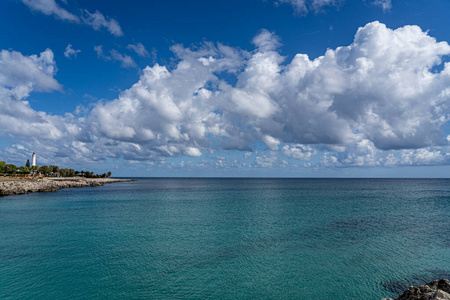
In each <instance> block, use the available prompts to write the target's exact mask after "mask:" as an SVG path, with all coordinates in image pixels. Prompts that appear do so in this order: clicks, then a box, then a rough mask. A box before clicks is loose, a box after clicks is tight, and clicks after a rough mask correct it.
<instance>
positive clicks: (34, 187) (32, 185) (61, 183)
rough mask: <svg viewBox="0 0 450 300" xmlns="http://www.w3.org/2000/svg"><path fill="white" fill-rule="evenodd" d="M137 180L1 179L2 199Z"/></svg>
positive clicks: (70, 178) (75, 178) (77, 178)
mask: <svg viewBox="0 0 450 300" xmlns="http://www.w3.org/2000/svg"><path fill="white" fill-rule="evenodd" d="M129 181H136V179H115V178H84V177H65V178H51V177H44V178H36V179H33V178H20V177H14V178H10V177H3V178H2V177H0V197H1V196H10V195H20V194H28V193H35V192H55V191H57V190H59V189H64V188H71V187H91V186H102V185H104V184H107V183H115V182H129Z"/></svg>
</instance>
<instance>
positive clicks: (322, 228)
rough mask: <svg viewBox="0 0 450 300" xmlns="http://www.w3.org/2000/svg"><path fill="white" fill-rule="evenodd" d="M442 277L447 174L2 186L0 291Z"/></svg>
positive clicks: (393, 283) (246, 295)
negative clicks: (7, 189) (48, 188)
mask: <svg viewBox="0 0 450 300" xmlns="http://www.w3.org/2000/svg"><path fill="white" fill-rule="evenodd" d="M441 277H447V278H449V277H450V180H445V179H427V180H420V179H404V180H402V179H141V180H139V181H137V182H129V183H117V184H111V185H106V186H103V187H95V188H82V189H65V190H60V191H58V192H54V193H35V194H29V195H20V196H10V197H3V198H0V298H1V299H69V298H70V299H86V298H89V299H119V298H120V299H123V298H128V299H380V298H382V297H388V296H394V295H396V294H397V293H399V292H400V291H401V290H402V289H404V288H405V287H407V286H408V285H410V284H418V283H425V282H426V281H429V280H432V279H435V278H436V279H437V278H441ZM449 279H450V278H449Z"/></svg>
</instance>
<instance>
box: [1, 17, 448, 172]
mask: <svg viewBox="0 0 450 300" xmlns="http://www.w3.org/2000/svg"><path fill="white" fill-rule="evenodd" d="M253 43H254V45H255V49H254V50H253V51H251V52H247V51H243V50H240V49H238V48H232V47H229V46H224V45H222V44H213V43H210V42H204V43H203V45H201V46H195V47H188V48H186V47H184V46H182V45H175V46H173V47H172V51H173V52H174V55H175V60H174V61H175V62H176V63H174V65H172V66H171V67H170V68H168V67H166V66H162V65H158V64H155V65H153V66H148V67H146V68H144V70H142V74H141V76H140V78H139V81H138V82H136V83H135V84H134V85H133V86H131V87H130V88H129V89H127V90H125V91H123V92H122V93H121V94H120V95H119V97H117V99H114V100H111V101H102V102H97V103H94V104H93V106H92V107H93V108H92V110H91V111H89V112H88V113H86V114H85V115H83V116H81V117H74V116H73V115H71V114H66V115H64V116H50V115H47V114H45V113H44V112H37V111H34V110H33V109H32V108H31V107H30V106H29V104H28V103H27V102H26V101H24V98H26V97H27V96H28V94H29V93H30V92H31V91H33V90H35V91H52V90H58V89H60V85H59V84H58V82H57V81H56V80H55V79H54V78H53V76H54V74H55V72H56V66H55V63H54V61H53V53H52V52H51V51H50V50H46V51H44V52H43V53H41V54H40V56H37V55H34V56H33V55H32V56H23V55H22V54H20V53H18V52H13V51H5V50H3V51H2V52H1V55H0V62H3V63H4V64H5V65H6V66H7V67H6V68H3V69H0V86H1V87H2V94H1V101H2V108H1V111H0V113H1V114H2V116H3V118H2V120H7V121H4V122H3V123H0V126H2V127H1V128H2V131H3V132H4V133H11V134H17V135H19V134H21V135H25V133H27V132H28V133H27V134H29V135H38V136H40V135H42V136H45V137H46V138H47V139H53V141H52V143H41V142H40V141H38V140H28V141H26V142H23V143H21V144H22V145H23V146H24V147H26V148H28V149H30V148H33V149H34V148H36V149H41V150H42V151H47V152H46V153H48V155H49V156H51V155H54V156H56V157H59V158H60V159H62V160H63V159H65V158H66V157H67V158H68V157H76V158H77V159H80V160H82V158H83V157H88V158H89V160H90V161H98V160H101V159H103V158H104V157H111V158H123V159H125V160H131V161H142V160H146V161H156V162H161V161H164V159H165V158H166V157H170V156H190V157H192V159H193V160H194V159H197V158H196V157H199V156H202V158H204V159H207V158H208V157H209V155H212V154H214V153H216V154H217V153H219V154H220V153H222V151H228V150H233V151H246V152H249V151H254V152H258V155H257V156H256V158H255V161H254V164H253V165H254V166H257V167H270V166H277V167H284V166H286V164H287V162H286V161H285V160H283V158H282V157H285V158H287V159H288V160H289V161H290V162H292V161H294V162H295V160H301V161H307V162H308V163H306V164H305V165H307V166H315V165H316V166H318V167H320V166H323V167H326V166H327V167H349V166H350V167H360V166H361V167H362V166H366V167H367V166H374V167H377V166H394V165H438V164H449V163H450V160H449V156H448V155H447V154H446V153H447V152H448V148H449V147H448V142H449V141H448V134H446V133H445V132H444V131H443V130H442V128H443V126H444V125H446V124H448V122H449V120H448V115H449V112H450V106H449V104H450V88H449V87H450V64H449V63H443V57H444V56H446V55H449V54H450V46H449V45H448V43H447V42H438V41H436V39H435V38H433V37H431V36H430V35H429V34H428V33H427V32H424V31H422V30H421V29H420V28H419V27H418V26H404V27H401V28H398V29H396V30H392V29H389V28H387V27H386V26H385V25H384V24H381V23H379V22H373V23H369V24H367V25H366V26H364V27H361V28H360V29H359V30H358V31H357V33H356V34H355V38H354V40H353V42H352V43H351V44H350V45H347V46H342V47H338V48H336V49H329V50H327V51H326V52H325V53H324V55H323V56H320V57H318V58H316V59H314V60H311V59H310V58H309V57H308V56H307V55H306V54H301V53H299V54H297V55H295V57H294V58H293V59H292V60H290V61H286V58H285V57H283V56H282V55H281V54H280V52H279V46H280V39H279V38H278V37H276V36H275V35H274V34H273V33H271V32H269V31H266V30H263V31H261V32H260V33H259V34H258V35H257V36H256V37H255V38H254V39H253ZM96 51H97V52H98V54H99V55H100V56H105V55H104V53H103V49H102V48H101V47H97V48H96ZM119 54H120V53H119ZM105 59H110V60H113V59H117V60H120V59H118V58H113V54H112V53H111V52H110V56H107V58H105ZM438 66H439V68H437V67H438ZM29 70H35V71H34V72H30V71H29ZM225 73H228V74H229V75H230V76H235V77H236V82H233V83H230V82H228V81H227V80H226V78H227V77H228V76H223V74H225ZM19 112H20V113H19ZM21 115H22V116H24V117H21ZM7 118H10V119H7ZM11 118H16V120H13V119H11ZM17 119H19V120H21V121H20V122H22V123H20V122H19V121H17ZM30 120H31V121H30ZM14 122H16V123H17V124H21V128H26V129H25V130H24V129H22V131H19V126H17V128H14V127H13V126H15V125H12V124H13V123H14ZM25 122H29V123H30V122H31V123H32V124H35V125H33V126H31V127H30V126H28V127H26V126H24V125H25ZM44 127H45V128H44ZM44 132H46V134H47V135H44ZM17 151H19V150H17ZM214 157H215V156H214ZM220 160H221V161H222V162H223V161H224V160H223V159H220ZM168 165H169V164H168ZM202 165H205V166H208V165H210V166H211V165H212V164H208V163H207V162H202ZM229 165H230V166H231V165H247V166H250V165H249V162H248V161H245V160H244V161H240V160H239V159H238V160H236V162H231V161H230V164H229Z"/></svg>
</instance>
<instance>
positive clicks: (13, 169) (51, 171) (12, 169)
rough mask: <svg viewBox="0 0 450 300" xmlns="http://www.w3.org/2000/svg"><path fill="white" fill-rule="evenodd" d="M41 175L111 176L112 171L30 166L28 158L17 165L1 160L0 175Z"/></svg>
mask: <svg viewBox="0 0 450 300" xmlns="http://www.w3.org/2000/svg"><path fill="white" fill-rule="evenodd" d="M30 174H34V175H41V176H45V177H74V176H81V177H86V178H109V177H110V176H111V172H108V173H103V174H95V173H94V172H89V171H75V170H74V169H67V168H62V169H60V168H59V167H58V166H55V165H50V166H40V167H39V166H33V167H31V166H30V161H29V160H27V163H26V164H25V166H22V167H17V166H16V165H13V164H6V163H5V162H4V161H0V175H4V176H5V175H6V176H21V175H30Z"/></svg>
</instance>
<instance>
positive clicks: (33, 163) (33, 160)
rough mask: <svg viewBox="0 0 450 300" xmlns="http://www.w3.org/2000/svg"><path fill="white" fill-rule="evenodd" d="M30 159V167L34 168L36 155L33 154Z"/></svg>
mask: <svg viewBox="0 0 450 300" xmlns="http://www.w3.org/2000/svg"><path fill="white" fill-rule="evenodd" d="M31 158H32V159H31V161H32V163H31V166H32V167H34V166H36V153H34V152H33V156H32V157H31Z"/></svg>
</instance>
